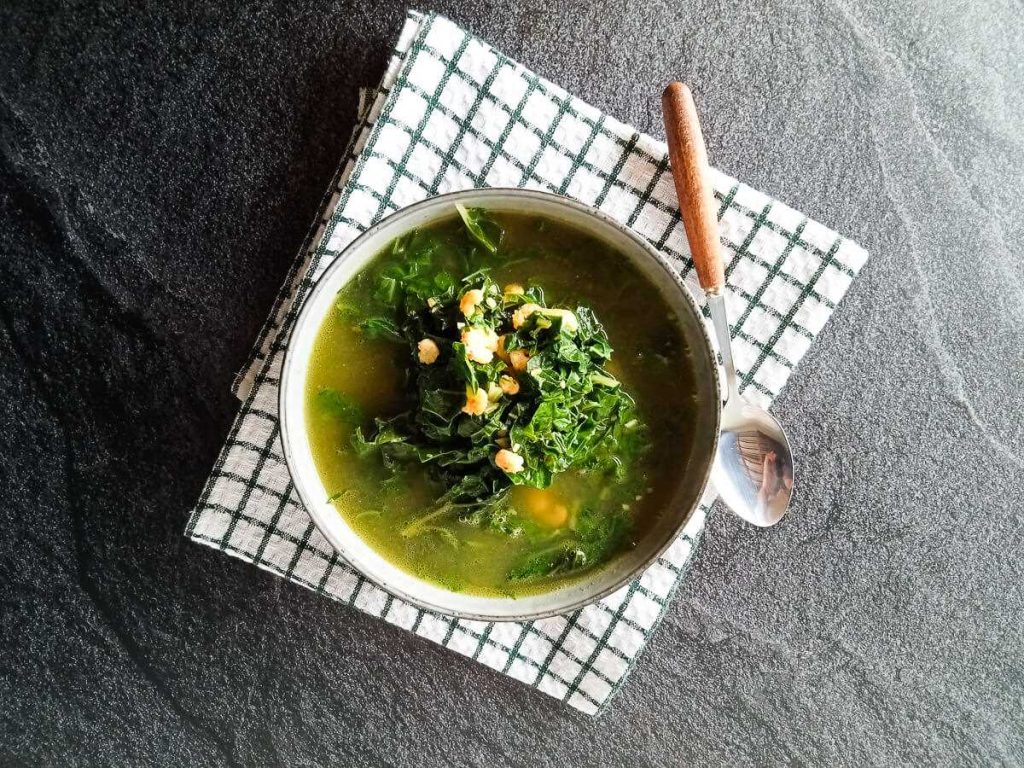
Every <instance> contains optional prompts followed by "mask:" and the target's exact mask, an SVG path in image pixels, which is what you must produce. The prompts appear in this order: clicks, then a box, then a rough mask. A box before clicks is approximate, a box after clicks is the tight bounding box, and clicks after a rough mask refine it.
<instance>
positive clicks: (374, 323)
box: [359, 317, 404, 341]
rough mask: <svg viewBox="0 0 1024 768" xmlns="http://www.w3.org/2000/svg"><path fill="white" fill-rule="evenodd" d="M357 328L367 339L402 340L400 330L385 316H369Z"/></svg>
mask: <svg viewBox="0 0 1024 768" xmlns="http://www.w3.org/2000/svg"><path fill="white" fill-rule="evenodd" d="M359 330H360V331H362V332H363V335H364V336H366V338H368V339H388V340H389V341H403V340H404V339H403V337H402V334H401V332H400V331H399V330H398V326H397V325H395V323H394V321H393V320H389V319H388V318H386V317H370V318H367V319H366V320H363V322H361V323H360V324H359Z"/></svg>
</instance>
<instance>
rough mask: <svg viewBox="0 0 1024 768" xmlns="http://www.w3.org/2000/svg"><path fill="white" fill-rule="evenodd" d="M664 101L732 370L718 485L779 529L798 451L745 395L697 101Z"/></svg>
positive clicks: (677, 86) (672, 96)
mask: <svg viewBox="0 0 1024 768" xmlns="http://www.w3.org/2000/svg"><path fill="white" fill-rule="evenodd" d="M661 103H662V109H663V112H664V117H665V132H666V134H667V137H668V151H669V158H670V160H671V162H672V178H673V180H674V181H675V186H676V193H677V195H678V196H679V211H680V213H681V214H682V218H683V226H684V227H685V229H686V239H687V240H688V241H689V244H690V254H691V256H692V257H693V263H694V267H695V269H696V272H697V278H698V280H699V281H700V286H701V288H703V289H704V294H705V296H706V297H707V304H708V309H709V311H710V313H711V322H712V325H713V326H714V329H715V337H716V338H717V340H718V346H719V352H720V353H721V355H722V363H723V367H724V368H725V382H724V383H725V392H724V393H723V394H724V396H725V404H724V406H723V408H722V422H721V436H720V438H719V441H718V454H717V456H716V457H715V463H714V466H713V468H712V470H711V481H712V482H713V483H714V485H715V488H716V490H717V491H718V493H719V495H720V496H721V497H722V501H724V502H725V503H726V505H727V506H728V507H729V508H730V509H731V510H732V511H733V512H734V513H735V514H736V515H737V516H738V517H740V518H742V519H743V520H746V521H747V522H748V523H751V524H753V525H757V526H761V527H767V526H770V525H775V523H777V522H779V520H781V519H782V518H783V517H784V516H785V514H786V511H787V510H788V509H789V501H790V498H791V497H792V495H793V451H792V449H791V448H790V445H789V439H788V438H787V437H786V433H785V431H783V429H782V425H781V424H779V422H778V421H777V420H776V419H775V417H774V416H772V415H771V414H770V413H768V412H767V411H766V410H764V409H763V408H758V407H757V406H755V405H752V404H751V403H749V402H747V401H746V400H744V399H743V397H742V396H741V395H740V392H739V385H738V383H737V380H736V366H735V365H734V363H733V359H732V346H731V334H730V332H729V319H728V317H727V316H726V311H725V297H724V295H723V290H724V288H725V268H724V263H723V260H722V252H721V245H720V242H719V238H718V216H717V215H716V212H715V203H714V198H713V195H712V189H711V181H710V179H709V178H708V156H707V148H706V147H705V145H704V136H703V134H702V132H701V129H700V120H699V118H698V117H697V107H696V105H695V104H694V102H693V96H692V95H691V94H690V89H689V88H687V87H686V86H685V85H683V84H682V83H670V84H669V85H668V87H667V88H666V89H665V92H664V93H663V94H662V97H661Z"/></svg>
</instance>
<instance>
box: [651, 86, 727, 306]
mask: <svg viewBox="0 0 1024 768" xmlns="http://www.w3.org/2000/svg"><path fill="white" fill-rule="evenodd" d="M661 107H662V111H663V113H664V116H665V133H666V135H667V136H668V155H669V159H670V160H671V162H672V178H673V180H675V183H676V194H677V195H678V196H679V211H680V213H682V216H683V226H684V227H686V239H687V240H688V241H689V243H690V255H691V256H692V257H693V265H694V267H696V269H697V278H698V279H699V280H700V287H701V288H703V289H704V292H705V293H709V294H717V293H721V291H722V288H723V287H724V286H725V269H724V266H723V264H722V253H721V251H720V250H719V243H718V214H717V213H716V211H715V208H716V206H715V199H714V194H713V192H712V189H711V178H710V176H709V174H708V151H707V147H705V146H704V135H703V134H702V133H701V130H700V120H699V119H698V118H697V106H696V105H695V104H694V103H693V96H692V95H691V94H690V89H689V88H687V87H686V86H685V85H683V84H682V83H669V84H668V87H667V88H666V89H665V92H664V93H662V94H661Z"/></svg>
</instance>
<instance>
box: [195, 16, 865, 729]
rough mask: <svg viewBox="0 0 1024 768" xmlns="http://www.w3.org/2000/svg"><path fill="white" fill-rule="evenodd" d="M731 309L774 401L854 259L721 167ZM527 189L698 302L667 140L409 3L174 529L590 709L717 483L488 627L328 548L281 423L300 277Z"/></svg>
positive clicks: (750, 381) (741, 359) (648, 614)
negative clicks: (537, 603) (578, 575)
mask: <svg viewBox="0 0 1024 768" xmlns="http://www.w3.org/2000/svg"><path fill="white" fill-rule="evenodd" d="M713 181H714V187H715V193H716V196H717V198H718V202H719V206H720V208H719V218H720V224H721V235H722V241H723V244H724V247H725V249H726V252H727V255H728V256H729V264H728V267H727V271H726V274H727V281H728V286H727V294H726V301H727V306H728V310H729V316H730V318H731V319H732V324H733V327H732V332H733V350H734V355H735V358H736V365H737V369H738V371H739V374H740V376H741V380H742V384H743V388H744V389H745V394H746V395H747V396H748V397H749V398H751V399H753V400H754V401H756V402H758V403H760V404H761V405H764V406H768V405H769V404H770V403H771V401H772V399H773V398H774V397H775V396H776V395H777V394H778V393H779V391H780V390H781V389H782V387H783V385H784V384H785V383H786V380H787V379H788V378H789V375H790V373H791V372H792V370H793V369H794V367H795V366H796V364H797V363H798V362H799V361H800V359H801V358H802V357H803V355H804V354H805V353H806V351H807V349H808V348H809V347H810V345H811V343H812V341H813V340H814V338H815V336H816V335H817V334H818V333H819V332H820V331H821V329H822V327H823V326H824V325H825V322H826V321H827V320H828V318H829V316H830V315H831V314H832V312H833V311H834V310H835V308H836V305H837V303H838V302H839V300H840V299H841V298H842V297H843V295H844V294H845V293H846V291H847V289H848V288H849V286H850V283H851V282H852V280H853V279H854V277H855V276H856V274H857V272H858V270H859V269H860V268H861V266H862V265H863V264H864V262H865V260H866V259H867V254H866V253H865V252H864V250H863V249H862V248H860V247H859V246H858V245H856V244H855V243H853V242H851V241H849V240H845V239H843V238H842V237H840V236H839V235H837V234H836V233H835V232H832V231H831V230H829V229H827V228H826V227H824V226H822V225H821V224H818V223H817V222H814V221H811V220H809V219H808V218H807V217H805V216H803V215H801V214H799V213H797V212H796V211H794V210H793V209H791V208H789V207H787V206H785V205H783V204H782V203H779V202H777V201H775V200H772V199H770V198H769V197H767V196H766V195H764V194H762V193H760V192H757V191H755V190H753V189H750V188H749V187H746V186H744V185H742V184H740V183H738V182H736V181H735V180H734V179H731V178H729V177H728V176H726V175H724V174H721V173H718V172H717V171H716V172H714V175H713ZM482 186H520V187H530V188H536V189H543V190H547V191H551V192H557V193H560V194H563V195H567V196H569V197H573V198H576V199H577V200H581V201H582V202H584V203H587V204H589V205H593V206H595V207H597V208H600V209H601V210H603V211H605V212H607V213H609V214H611V215H612V216H614V217H615V218H616V219H618V220H620V221H622V222H625V223H626V224H627V225H628V226H630V227H632V228H633V229H635V230H636V231H637V232H639V233H640V234H641V235H643V236H644V237H646V238H647V239H648V240H650V241H651V242H652V243H654V244H655V246H656V247H658V248H659V249H661V250H662V251H663V252H664V253H665V254H666V255H667V256H669V257H670V259H672V260H673V262H674V263H675V265H676V266H677V268H678V269H679V270H680V271H681V272H682V273H683V275H684V276H686V278H687V280H688V282H689V283H690V284H691V288H692V290H693V292H694V294H695V295H697V296H700V295H701V292H700V289H699V288H698V287H697V285H696V279H695V276H694V275H693V274H692V263H691V262H690V260H689V258H688V256H687V248H686V240H685V234H684V232H683V228H682V225H681V223H680V220H679V212H678V210H677V207H676V198H675V191H674V189H673V186H672V178H671V174H670V170H669V166H668V159H667V156H666V148H665V145H664V144H663V143H661V142H658V141H656V140H654V139H652V138H650V137H649V136H645V135H643V134H640V133H638V132H637V131H635V130H633V129H632V128H630V127H629V126H627V125H623V124H622V123H620V122H618V121H617V120H615V119H614V118H613V117H611V116H609V115H606V114H603V113H601V112H599V111H598V110H596V109H594V108H593V107H591V106H589V105H588V104H585V103H584V102H582V101H580V100H579V99H576V98H575V97H573V96H571V95H569V94H568V93H566V92H565V91H564V90H562V89H561V88H559V87H558V86H556V85H553V84H552V83H550V82H548V81H547V80H544V79H543V78H540V77H538V76H537V75H535V74H534V73H532V72H530V71H529V70H527V69H525V68H524V67H522V66H520V65H519V64H517V63H516V62H514V61H511V60H509V59H508V58H506V57H505V56H503V55H502V54H501V53H500V52H498V51H496V50H494V49H493V48H491V47H490V46H489V45H487V44H486V43H485V42H483V41H481V40H479V39H477V38H475V37H474V36H472V35H470V34H468V33H467V32H465V31H464V30H462V29H460V28H459V27H458V26H456V25H455V24H453V23H452V22H450V21H448V20H447V19H444V18H442V17H440V16H434V15H421V14H418V13H415V12H413V13H410V14H409V17H408V19H407V21H406V24H405V27H404V29H403V30H402V33H401V36H400V38H399V41H398V43H397V45H396V48H395V52H394V56H393V58H392V59H391V62H390V64H389V66H388V69H387V72H386V74H385V76H384V78H383V81H382V83H381V85H380V87H379V88H378V89H377V90H376V91H375V92H373V93H372V94H370V97H369V98H366V99H365V100H364V103H363V104H362V105H361V108H360V115H359V123H358V125H357V127H356V130H355V133H354V135H353V138H352V141H351V142H350V145H349V147H348V149H347V150H346V152H345V155H344V159H343V162H342V165H341V167H340V168H339V169H338V172H337V173H336V176H335V180H334V182H333V184H332V186H331V188H330V189H329V190H328V195H327V196H326V198H325V202H324V206H323V210H322V212H321V215H320V216H319V217H318V220H317V221H316V223H315V224H314V227H313V229H312V230H311V232H310V235H309V238H308V240H307V243H306V244H305V245H304V247H303V249H302V252H301V253H300V254H299V256H298V258H297V259H296V261H295V264H294V266H293V267H292V269H291V271H290V272H289V275H288V278H287V280H286V282H285V285H284V287H283V288H282V291H281V293H280V295H279V297H278V300H277V302H276V303H275V306H274V309H273V312H272V314H271V316H270V318H269V319H268V321H267V324H266V325H265V327H264V329H263V331H262V332H261V334H260V337H259V340H258V341H257V344H256V345H255V347H254V349H253V353H252V356H251V358H250V360H249V362H248V364H247V365H246V366H245V368H244V369H243V370H242V371H241V373H240V374H239V376H238V378H237V379H236V382H235V391H236V393H237V394H238V396H239V398H240V399H241V400H242V406H241V409H240V410H239V413H238V416H237V418H236V419H235V422H234V425H233V426H232V428H231V432H230V434H229V436H228V439H227V441H226V443H225V445H224V448H223V450H222V451H221V454H220V456H219V458H218V459H217V463H216V465H215V466H214V469H213V472H212V474H211V475H210V478H209V481H208V482H207V484H206V487H205V488H204V490H203V493H202V496H201V498H200V499H199V503H198V504H197V506H196V508H195V510H194V511H193V513H192V515H191V518H190V519H189V522H188V527H187V531H186V535H188V536H189V537H191V538H192V539H193V540H195V541H198V542H200V543H203V544H206V545H208V546H211V547H215V548H217V549H220V550H222V551H224V552H227V553H228V554H230V555H233V556H235V557H239V558H241V559H243V560H246V561H249V562H254V563H256V564H257V565H258V566H259V567H261V568H264V569H266V570H269V571H271V572H273V573H277V574H279V575H281V576H284V577H285V578H288V579H290V580H292V581H294V582H296V583H298V584H301V585H303V586H305V587H308V588H310V589H313V590H316V591H318V592H321V593H323V594H325V595H328V596H329V597H332V598H334V599H336V600H339V601H342V602H345V603H348V604H350V605H352V606H355V607H356V608H358V609H359V610H362V611H366V612H368V613H372V614H373V615H375V616H379V617H381V618H383V619H385V620H386V621H388V622H390V623H392V624H396V625H398V626H401V627H404V628H406V629H408V630H410V631H412V632H415V633H416V634H418V635H420V636H422V637H425V638H428V639H430V640H433V641H434V642H437V643H441V644H442V645H444V646H446V647H447V648H450V649H452V650H454V651H458V652H459V653H462V654H465V655H467V656H470V657H471V658H473V659H476V660H477V661H479V662H481V663H482V664H485V665H487V666H488V667H491V668H492V669H495V670H498V671H500V672H502V673H504V674H507V675H511V676H512V677H514V678H516V679H517V680H521V681H522V682H524V683H526V684H528V685H531V686H533V687H535V688H538V689H540V690H541V691H544V692H545V693H548V694H550V695H552V696H555V697H557V698H559V699H562V700H565V701H567V702H568V703H569V704H571V705H572V706H574V707H577V708H578V709H580V710H582V711H584V712H588V713H591V714H593V713H596V712H598V711H599V710H600V709H601V708H602V707H603V706H604V705H605V704H606V703H607V702H608V700H609V699H610V697H611V696H612V695H613V694H614V693H615V691H616V690H617V689H618V688H619V686H620V685H621V684H622V682H623V680H624V679H625V677H626V675H627V674H628V672H629V670H630V669H631V668H632V666H633V664H634V663H635V662H636V660H637V657H638V656H639V654H640V652H641V651H642V650H643V647H644V645H645V644H646V642H647V639H648V638H649V637H650V635H651V633H652V632H653V631H654V629H655V627H656V626H657V624H658V622H659V621H660V619H661V617H662V615H663V613H664V611H665V609H666V606H667V605H668V603H669V601H670V600H671V599H672V595H673V594H674V593H675V591H676V590H677V589H678V587H679V584H680V583H681V581H682V578H683V576H684V575H685V574H686V571H687V569H688V568H689V565H690V563H691V561H692V558H693V553H694V548H695V547H696V546H697V544H698V542H699V540H700V537H701V534H702V532H703V530H704V520H705V516H706V514H707V512H708V508H709V506H710V504H711V502H712V501H713V498H714V497H713V493H712V492H709V494H708V495H707V496H706V497H705V498H704V499H703V500H702V503H701V506H700V509H699V510H698V511H697V512H696V513H695V514H694V516H693V518H692V519H691V520H690V522H689V524H688V525H687V526H686V529H685V531H684V533H683V535H682V536H680V538H679V539H678V540H677V541H676V542H675V543H674V544H673V545H672V546H671V547H670V548H669V549H668V551H667V552H666V553H665V554H664V555H663V556H662V557H661V558H659V559H658V561H657V562H656V563H654V565H652V566H651V567H650V568H649V569H648V570H647V571H646V572H645V573H644V574H643V576H641V577H640V578H639V579H637V580H636V581H634V582H633V583H631V584H629V585H628V586H627V587H624V588H623V589H622V590H620V591H619V592H617V593H616V594H614V595H611V596H610V597H608V598H606V599H604V600H602V601H601V602H599V603H597V604H595V605H592V606H588V607H587V608H584V609H582V610H579V611H576V612H575V613H572V614H570V615H567V616H558V617H554V618H550V619H544V620H541V621H533V622H528V623H511V622H509V623H486V622H476V621H463V620H455V619H450V618H447V617H444V616H439V615H435V614H432V613H429V612H424V611H421V610H418V609H416V608H415V607H413V606H411V605H408V604H407V603H404V602H402V601H401V600H399V599H397V598H395V597H394V596H392V595H389V594H388V593H386V592H385V591H383V590H381V589H380V588H378V587H377V586H376V585H374V584H372V583H371V582H369V581H367V580H366V579H364V578H363V577H362V576H360V574H358V573H357V572H356V571H354V570H353V569H352V568H350V567H349V566H348V565H347V564H346V563H344V562H343V561H342V560H340V559H339V558H338V556H337V554H336V553H335V552H334V551H333V549H332V548H331V546H330V544H328V542H327V541H326V540H325V539H324V538H323V537H322V536H321V535H320V534H319V532H318V531H317V530H316V528H315V527H314V526H313V524H312V522H311V520H310V518H309V516H308V515H307V513H306V512H305V510H304V509H303V508H302V505H301V503H300V502H299V499H298V497H297V495H296V493H295V489H294V487H293V485H292V483H291V479H290V477H289V474H288V469H287V467H286V465H285V462H284V458H283V456H282V451H281V444H280V439H279V432H278V423H277V398H278V377H279V375H280V370H281V358H282V350H283V348H284V345H285V344H286V342H287V337H288V331H289V329H290V326H291V323H292V321H293V320H294V317H295V314H296V311H297V309H298V307H299V306H300V305H301V302H302V300H303V298H304V297H305V295H306V294H307V293H308V291H309V288H310V286H311V285H312V284H313V282H314V281H315V280H316V279H317V277H318V276H319V275H320V274H321V273H322V272H323V271H324V270H325V269H326V267H327V266H328V265H329V264H330V263H331V261H332V260H333V259H334V258H335V257H336V256H337V255H338V254H339V253H340V252H341V251H342V250H343V249H344V248H345V246H346V245H347V244H348V243H350V242H351V241H352V240H353V239H354V238H355V237H356V236H358V235H359V234H360V233H361V232H363V231H364V230H365V229H367V228H368V227H369V226H371V225H372V224H374V223H375V222H377V221H378V220H380V219H381V218H383V217H384V216H387V215H388V214H390V213H392V212H394V211H396V210H398V209H400V208H402V207H403V206H406V205H409V204H410V203H413V202H416V201H417V200H422V199H424V198H427V197H430V196H433V195H437V194H441V193H444V192H450V191H453V190H458V189H466V188H472V187H482Z"/></svg>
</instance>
